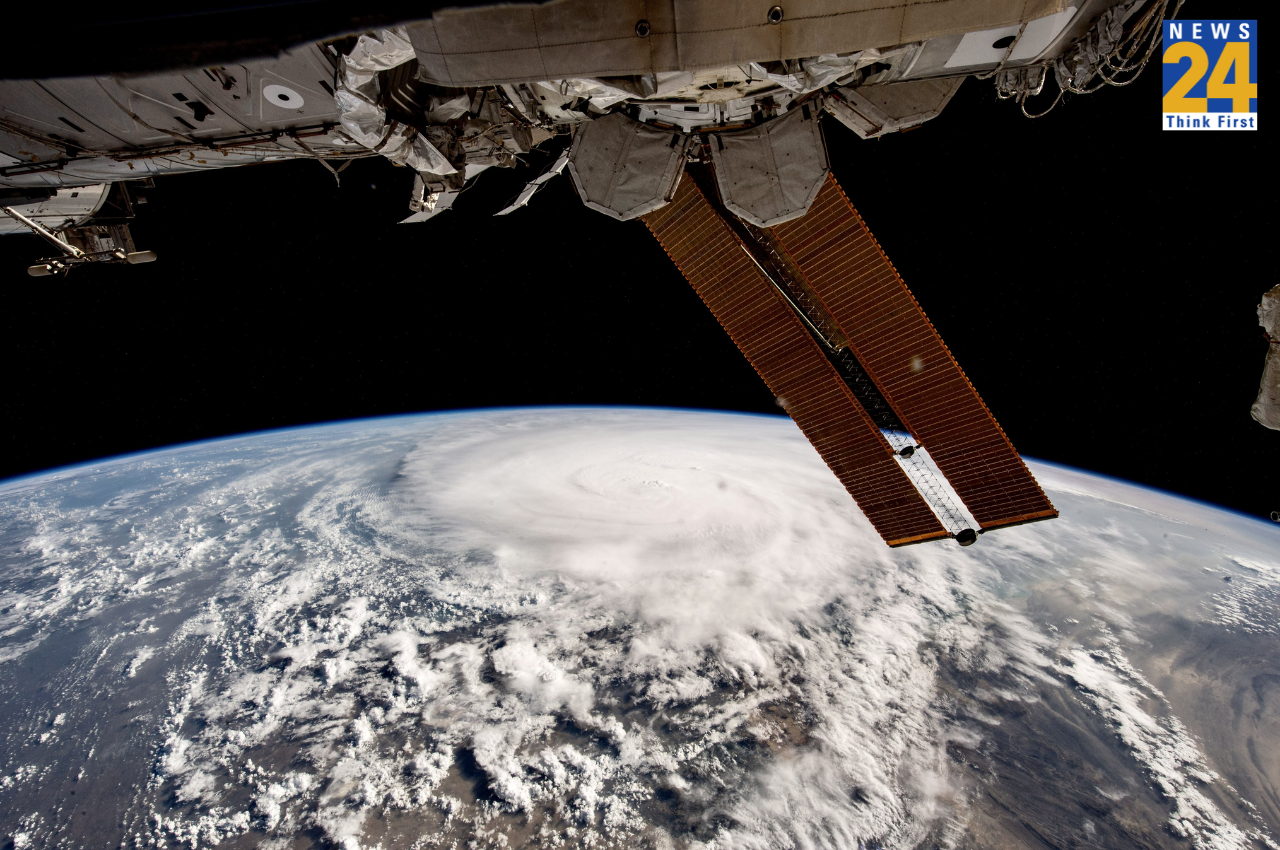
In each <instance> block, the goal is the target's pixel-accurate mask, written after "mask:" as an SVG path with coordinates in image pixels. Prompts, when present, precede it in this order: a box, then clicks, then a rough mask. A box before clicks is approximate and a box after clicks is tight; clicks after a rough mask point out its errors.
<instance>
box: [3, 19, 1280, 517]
mask: <svg viewBox="0 0 1280 850" xmlns="http://www.w3.org/2000/svg"><path fill="white" fill-rule="evenodd" d="M1184 17H1189V16H1185V15H1184ZM1154 64H1155V63H1153V67H1151V68H1149V69H1148V71H1147V73H1146V75H1144V77H1143V78H1141V79H1140V80H1139V81H1138V83H1136V84H1135V85H1132V86H1130V87H1128V88H1123V89H1107V90H1104V91H1101V92H1099V93H1097V94H1094V95H1091V96H1088V97H1078V98H1073V99H1071V100H1069V101H1067V102H1065V103H1064V104H1062V105H1060V106H1059V107H1058V109H1057V110H1056V111H1055V112H1054V113H1052V114H1051V115H1050V116H1048V117H1046V118H1042V119H1039V120H1035V121H1032V120H1028V119H1026V118H1023V117H1022V115H1021V114H1020V113H1019V112H1018V109H1017V107H1016V106H1015V105H1014V104H1012V103H1005V102H999V101H997V100H996V99H995V97H994V95H993V90H992V86H991V84H990V83H988V82H982V81H976V80H969V81H967V82H966V83H965V84H964V87H963V88H962V89H961V90H960V93H959V94H958V95H957V96H956V98H955V99H954V100H953V102H952V103H951V105H950V106H949V107H948V109H947V110H946V112H945V113H944V114H943V115H942V116H941V117H940V118H938V119H937V120H935V121H933V122H931V123H930V124H926V125H925V126H924V127H922V128H920V129H919V130H916V131H913V132H909V133H906V134H901V135H897V136H890V137H887V138H884V139H882V140H880V141H870V142H867V141H862V140H859V139H858V138H857V137H855V136H854V135H853V134H852V133H850V132H848V131H847V130H845V129H844V128H843V127H841V126H840V125H838V124H836V123H835V122H834V121H831V120H830V119H825V120H826V125H825V131H826V137H827V142H828V146H829V149H830V155H831V160H832V164H833V167H834V169H835V172H836V175H837V177H838V178H839V179H840V181H841V183H842V185H843V186H844V188H845V190H846V191H847V192H848V194H849V196H850V197H851V198H852V199H853V201H854V203H855V204H856V205H857V206H858V207H859V209H860V211H861V212H862V214H863V215H864V217H865V218H866V220H867V222H868V224H869V225H870V227H871V228H872V231H873V232H874V233H875V235H876V236H877V237H878V238H879V240H880V241H881V244H882V245H883V246H884V247H885V250H886V251H887V252H888V254H889V256H890V257H891V258H892V259H893V260H894V262H895V264H896V265H897V267H898V269H899V271H900V272H901V273H902V275H903V277H904V279H905V280H906V282H907V284H908V285H909V286H910V287H911V288H912V290H913V291H914V292H915V294H916V296H917V298H918V299H919V301H920V303H921V304H922V306H923V307H924V309H925V310H926V312H927V313H928V314H929V316H930V318H931V319H932V320H933V322H934V324H935V325H936V327H937V328H938V330H939V332H940V333H941V334H942V337H943V339H944V340H946V341H947V343H948V344H949V345H950V347H951V349H952V351H953V353H954V354H955V356H956V358H957V359H958V360H959V362H960V364H961V366H963V368H964V369H965V370H966V372H967V373H968V375H969V377H970V379H971V380H972V381H973V383H974V385H975V386H976V387H977V388H978V391H979V392H980V393H981V394H982V396H983V398H984V399H985V400H986V402H987V403H988V405H989V406H990V408H991V410H992V412H993V413H994V414H995V415H996V417H997V418H998V419H999V420H1000V422H1001V424H1002V425H1003V426H1004V428H1005V430H1006V431H1007V433H1008V434H1009V436H1010V438H1011V439H1012V440H1013V442H1014V445H1015V446H1017V447H1018V449H1019V450H1020V451H1021V452H1023V453H1024V454H1026V455H1029V456H1032V457H1036V458H1043V459H1046V460H1051V461H1055V462H1059V463H1064V464H1070V465H1073V466H1077V467H1081V468H1084V469H1090V470H1094V471H1098V472H1102V473H1106V474H1109V475H1114V476H1119V477H1122V478H1127V479H1130V480H1133V481H1136V482H1141V483H1143V484H1148V485H1154V486H1156V487H1161V488H1165V489H1169V490H1173V491H1176V492H1179V493H1183V494H1186V495H1189V496H1193V497H1197V498H1200V499H1204V500H1207V501H1211V502H1217V503H1220V504H1222V505H1225V506H1228V507H1232V508H1236V509H1239V510H1242V511H1246V512H1249V513H1253V514H1259V515H1265V514H1267V513H1268V512H1270V511H1272V510H1276V509H1280V476H1277V470H1278V469H1280V433H1275V432H1272V431H1268V430H1266V429H1264V428H1263V427H1262V426H1260V425H1258V424H1256V423H1255V422H1253V421H1252V419H1250V417H1249V406H1250V405H1251V404H1252V402H1253V399H1254V395H1255V393H1256V391H1257V385H1258V379H1259V376H1260V373H1261V368H1262V361H1263V357H1264V354H1265V350H1266V344H1265V342H1264V340H1263V337H1262V333H1261V329H1260V328H1259V327H1258V325H1257V317H1256V315H1255V307H1256V304H1257V302H1258V300H1259V297H1260V296H1261V294H1262V293H1263V291H1265V290H1266V289H1267V288H1269V287H1270V286H1271V285H1272V284H1273V283H1274V282H1275V280H1274V276H1273V275H1272V274H1271V269H1272V268H1273V267H1274V265H1273V261H1272V255H1273V245H1274V236H1272V235H1270V234H1269V233H1267V234H1266V235H1264V222H1268V221H1270V220H1271V216H1272V212H1271V204H1272V197H1271V194H1270V190H1269V189H1267V188H1266V185H1267V184H1265V183H1264V180H1263V176H1262V173H1261V172H1262V166H1263V156H1262V146H1261V145H1262V142H1261V140H1262V139H1263V138H1264V136H1263V135H1262V134H1261V133H1238V134H1228V133H1199V134H1197V133H1161V131H1160V130H1159V129H1158V122H1159V120H1160V118H1159V112H1160V90H1161V89H1160V77H1159V75H1160V70H1159V68H1158V67H1154ZM546 161H547V158H533V159H532V160H531V167H529V168H520V169H515V170H512V171H497V170H491V171H489V172H488V173H486V174H485V175H484V176H483V177H482V178H481V179H480V180H479V182H478V184H476V185H475V186H474V187H473V188H472V189H470V190H468V192H467V193H466V194H465V195H463V196H462V198H461V199H460V200H459V201H458V203H457V204H456V206H455V210H454V211H452V212H449V213H445V214H444V215H443V216H441V217H439V218H437V219H436V220H434V221H431V222H429V223H427V224H420V225H413V226H410V225H406V226H404V227H400V226H398V225H397V224H396V222H397V221H398V220H399V219H400V218H402V217H404V216H405V215H407V214H408V212H407V206H406V205H407V201H408V195H409V187H410V183H411V181H412V175H411V174H410V173H409V172H408V171H407V170H404V169H398V168H394V167H392V166H391V165H389V164H388V163H386V162H385V161H384V160H381V159H374V160H367V161H361V162H357V163H355V164H353V165H352V166H351V167H350V168H349V169H348V170H347V171H346V172H345V173H344V174H343V182H342V186H341V188H338V187H336V186H335V185H334V181H333V179H332V178H331V177H330V176H329V175H328V174H326V173H325V172H324V171H323V170H322V169H321V167H320V166H319V165H317V164H316V163H313V162H296V163H289V164H282V165H270V166H256V167H250V168H241V169H229V170H225V171H221V172H211V173H206V174H195V175H181V176H173V177H167V178H161V179H159V180H158V181H157V185H156V188H155V189H154V190H152V191H151V192H150V195H149V197H150V202H149V203H148V204H147V205H146V206H144V207H142V208H141V215H140V217H139V219H138V220H137V222H136V223H135V225H134V235H135V239H136V241H137V243H138V247H139V248H140V249H154V250H156V251H158V252H159V254H160V260H159V262H157V263H155V264H153V265H150V266H138V267H104V268H97V269H84V270H80V271H78V272H76V273H75V274H73V275H71V276H70V278H69V279H67V280H65V281H52V282H50V280H49V279H43V280H36V279H32V278H29V277H27V275H26V272H25V267H26V265H27V264H28V263H30V262H32V261H34V260H36V259H37V258H39V257H40V256H42V248H41V246H40V244H38V243H37V242H36V240H35V239H34V238H27V237H11V238H5V239H3V240H0V332H2V333H3V339H2V340H0V346H2V348H0V357H2V358H3V360H2V362H3V364H4V374H5V378H6V380H5V384H6V386H5V389H4V392H3V393H2V394H0V403H2V404H3V410H4V413H3V416H4V419H3V431H2V434H3V442H2V443H0V446H2V451H3V462H2V464H0V478H4V477H8V476H12V475H18V474H22V473H27V472H31V471H35V470H40V469H45V468H48V467H54V466H60V465H66V464H72V463H76V462H79V461H85V460H91V459H96V458H100V457H103V456H107V455H113V454H119V453H123V452H131V451H136V450H141V449H147V448H150V447H156V446H163V445H167V444H172V443H177V442H186V441H193V440H203V439H206V438H210V437H216V436H221V435H228V434H236V433H240V432H246V431H254V430H261V429H267V428H278V427H282V426H292V425H303V424H306V423H313V422H325V421H330V420H339V419H348V418H353V417H366V416H377V415H383V414H393V413H405V412H413V411H426V410H443V409H450V408H467V407H491V406H511V405H547V404H618V405H665V406H672V407H700V408H718V409H726V410H742V411H752V412H760V413H771V414H779V411H778V409H777V408H776V407H775V406H774V402H773V397H772V395H771V394H770V393H769V391H768V390H767V389H766V387H765V386H764V384H763V383H762V382H761V381H760V379H759V378H758V377H757V376H756V375H755V373H754V372H753V371H752V369H751V367H750V365H748V363H747V362H746V360H745V359H743V358H742V357H741V356H740V355H739V354H738V352H737V350H736V349H735V348H734V346H733V344H732V343H731V342H730V340H729V338H728V337H727V336H726V335H725V334H724V333H723V331H721V329H720V328H719V326H718V325H717V324H716V322H715V320H714V319H713V317H712V316H711V315H710V313H709V312H708V311H707V309H706V308H705V307H704V306H703V305H702V303H701V302H700V301H699V300H698V298H697V297H696V296H695V294H694V293H693V291H692V290H691V289H690V288H689V286H688V284H686V283H685V281H684V280H683V279H682V278H681V276H680V275H679V273H678V272H677V271H676V269H675V268H674V266H673V265H672V264H671V263H670V261H669V260H668V259H667V257H666V255H665V254H664V253H663V252H662V250H661V249H660V248H659V246H658V244H657V243H656V242H655V241H654V240H653V239H652V237H651V236H650V235H649V233H648V231H647V230H646V229H645V228H644V226H643V225H642V224H640V223H639V222H629V223H619V222H615V221H612V220H610V219H608V218H606V217H604V216H602V215H600V214H598V213H595V212H592V211H590V210H587V209H586V208H585V207H583V206H582V205H581V204H580V203H579V202H578V200H577V198H576V197H575V195H574V192H573V189H572V186H571V184H570V181H569V180H568V178H567V175H566V176H565V177H563V178H559V179H557V180H556V181H554V182H553V183H552V184H551V185H550V186H549V187H548V188H547V189H546V190H545V191H544V192H542V193H541V194H540V195H538V196H537V197H536V198H535V199H534V202H533V204H532V205H531V206H530V207H529V208H527V209H525V210H522V211H520V212H518V213H516V214H514V215H512V216H509V217H506V218H492V217H490V214H491V213H492V212H493V211H495V210H497V209H498V208H500V207H501V206H502V205H503V204H505V203H506V202H507V200H509V199H510V198H511V197H512V196H514V194H515V193H516V192H517V191H518V189H519V187H520V186H521V185H523V182H524V181H525V180H527V179H529V178H531V177H532V176H534V174H535V173H536V169H540V168H541V167H542V166H543V165H544V163H545V162H546ZM1264 270H1265V271H1264ZM779 415H780V414H779Z"/></svg>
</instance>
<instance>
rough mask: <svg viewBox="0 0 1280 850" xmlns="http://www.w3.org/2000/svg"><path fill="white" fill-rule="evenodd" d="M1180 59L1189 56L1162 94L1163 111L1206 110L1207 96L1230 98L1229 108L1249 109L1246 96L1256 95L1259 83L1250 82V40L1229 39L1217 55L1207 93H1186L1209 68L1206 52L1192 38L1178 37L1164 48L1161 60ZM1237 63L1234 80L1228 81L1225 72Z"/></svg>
mask: <svg viewBox="0 0 1280 850" xmlns="http://www.w3.org/2000/svg"><path fill="white" fill-rule="evenodd" d="M1183 59H1190V60H1191V67H1190V68H1188V69H1187V72H1186V73H1185V74H1183V75H1182V78H1181V79H1180V80H1178V81H1177V82H1176V83H1174V84H1173V88H1171V89H1169V93H1168V94H1166V95H1165V96H1164V111H1165V112H1208V111H1209V97H1215V98H1218V97H1221V98H1230V99H1231V111H1232V112H1248V111H1249V98H1252V97H1257V96H1258V84H1257V83H1251V82H1249V42H1247V41H1228V42H1227V43H1226V44H1225V45H1224V46H1223V48H1222V55H1221V56H1219V57H1218V64H1217V65H1215V66H1214V68H1213V74H1212V75H1211V76H1210V77H1209V82H1208V84H1207V85H1206V86H1205V89H1206V93H1207V94H1208V95H1209V97H1186V94H1187V92H1189V91H1191V89H1192V87H1193V86H1195V84H1196V83H1198V82H1200V78H1201V77H1203V76H1204V72H1205V71H1207V70H1209V54H1207V53H1205V51H1204V48H1203V47H1201V46H1200V45H1198V44H1196V43H1195V42H1194V41H1180V42H1178V43H1177V44H1175V45H1174V46H1173V47H1170V48H1169V49H1168V50H1166V51H1165V52H1164V62H1165V64H1166V65H1172V64H1176V63H1178V62H1180V61H1181V60H1183ZM1233 63H1234V64H1235V66H1236V81H1235V82H1234V83H1228V82H1227V72H1228V71H1229V70H1231V65H1232V64H1233Z"/></svg>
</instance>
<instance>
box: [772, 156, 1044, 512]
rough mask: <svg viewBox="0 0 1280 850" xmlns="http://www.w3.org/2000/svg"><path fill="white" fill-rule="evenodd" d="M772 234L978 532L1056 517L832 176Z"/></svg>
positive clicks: (773, 229) (1002, 432)
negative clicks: (800, 213)
mask: <svg viewBox="0 0 1280 850" xmlns="http://www.w3.org/2000/svg"><path fill="white" fill-rule="evenodd" d="M771 232H772V233H773V235H774V237H775V238H776V239H777V240H778V242H779V243H780V244H781V245H782V247H783V249H784V250H785V251H786V252H787V254H788V255H789V256H790V257H791V259H792V260H793V261H794V262H795V264H796V265H797V266H798V267H799V268H800V270H801V272H802V273H803V274H804V276H805V279H806V281H807V282H808V284H809V286H810V287H811V288H812V290H813V292H814V293H816V294H817V296H818V298H819V299H820V300H821V302H822V305H823V307H824V309H825V310H826V311H827V313H828V314H829V315H830V316H831V318H832V319H833V320H834V321H835V323H836V324H837V326H838V327H839V329H840V331H841V332H842V333H843V334H844V336H845V337H846V338H847V339H848V341H849V343H850V347H851V349H852V351H853V353H854V355H855V356H856V357H857V358H858V361H859V362H860V363H861V364H862V366H863V367H864V368H865V369H866V370H867V372H868V373H869V374H870V376H871V378H872V380H874V381H875V383H876V385H877V386H878V387H879V388H880V390H881V391H882V392H883V393H884V394H885V396H887V397H888V399H889V400H890V403H891V404H892V405H893V407H894V409H895V410H896V411H897V412H898V415H899V416H900V417H901V419H902V421H903V423H904V424H905V425H906V426H907V427H908V429H910V431H911V432H912V433H913V434H915V435H916V437H917V438H918V439H919V440H920V441H921V443H922V444H923V445H924V447H925V448H926V449H928V451H929V454H930V456H931V457H932V458H933V460H934V461H935V462H936V463H937V465H938V468H939V469H940V470H941V471H942V473H943V474H944V475H945V476H946V477H947V480H948V481H949V482H950V484H951V486H952V488H953V489H954V490H955V491H956V493H957V494H958V495H959V496H960V498H961V500H962V501H963V502H964V503H965V506H966V507H967V508H968V509H969V511H970V513H972V514H973V517H974V519H976V520H977V521H978V524H979V526H980V527H981V528H982V529H983V530H987V529H992V528H998V527H1001V526H1007V525H1016V524H1019V523H1023V522H1032V521H1035V520H1039V519H1048V518H1050V517H1055V516H1057V515H1058V512H1057V511H1056V510H1054V507H1053V505H1052V504H1050V502H1049V500H1048V498H1046V497H1045V495H1044V492H1043V491H1042V490H1041V489H1040V486H1039V484H1037V483H1036V480H1035V479H1034V478H1033V477H1032V476H1031V473H1030V472H1029V471H1028V470H1027V467H1026V464H1024V463H1023V462H1022V458H1021V457H1019V456H1018V453H1017V452H1016V451H1015V450H1014V448H1013V445H1012V444H1011V443H1010V442H1009V439H1008V438H1007V437H1006V436H1005V433H1004V430H1003V429H1001V427H1000V425H999V424H998V423H997V422H996V420H995V418H994V417H992V415H991V412H990V411H989V410H988V409H987V406H986V404H984V403H983V401H982V399H981V398H980V397H979V396H978V393H977V391H976V390H974V388H973V385H972V384H970V383H969V380H968V378H966V377H965V374H964V372H963V371H962V370H961V369H960V366H959V364H957V363H956V361H955V358H953V357H952V356H951V352H950V351H949V350H948V349H947V346H946V345H945V344H944V343H943V342H942V338H941V337H939V336H938V333H937V331H935V330H934V328H933V325H932V323H931V322H930V321H929V319H928V318H927V317H926V316H925V314H924V312H923V311H922V310H921V309H920V305H919V304H917V303H916V300H915V298H914V297H913V296H912V294H911V291H910V290H908V289H907V287H906V284H904V283H903V281H902V278H901V277H899V275H898V272H897V270H896V269H895V268H894V267H893V264H892V263H891V262H889V258H888V257H887V256H885V253H884V251H883V250H882V249H881V248H880V245H879V243H877V242H876V240H875V238H874V237H873V236H872V235H871V231H870V230H868V229H867V226H866V224H865V223H864V222H863V220H862V217H861V216H859V215H858V212H857V210H855V209H854V207H853V204H851V203H850V202H849V199H848V198H847V197H846V196H845V194H844V192H843V191H842V190H841V189H840V186H839V185H838V184H837V183H836V181H835V178H834V177H832V176H828V177H827V182H826V185H824V186H823V188H822V189H821V191H820V192H819V193H818V197H817V199H816V200H815V201H814V204H813V206H812V207H811V208H810V210H809V213H808V214H807V215H805V216H804V217H803V218H799V219H796V220H794V221H790V222H786V223H784V224H780V225H777V226H776V227H774V228H772V231H771Z"/></svg>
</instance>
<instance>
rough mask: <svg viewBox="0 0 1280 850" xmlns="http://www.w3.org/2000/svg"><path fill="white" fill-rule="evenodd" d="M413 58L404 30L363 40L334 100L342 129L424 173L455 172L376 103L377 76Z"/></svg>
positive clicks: (341, 74)
mask: <svg viewBox="0 0 1280 850" xmlns="http://www.w3.org/2000/svg"><path fill="white" fill-rule="evenodd" d="M413 58H414V54H413V47H412V46H411V45H410V44H409V39H408V37H407V36H406V35H405V33H404V29H403V28H399V27H398V28H396V29H392V30H378V31H376V32H374V33H367V34H365V35H362V36H360V39H359V40H358V41H357V42H356V46H355V47H354V48H353V49H352V51H351V53H350V55H348V56H344V57H342V60H341V65H340V67H339V70H338V88H337V91H335V92H334V95H333V99H334V102H335V103H337V105H338V109H339V111H340V112H341V117H340V118H339V119H338V120H339V123H341V125H342V129H343V131H344V132H345V133H346V134H347V135H348V136H350V137H351V138H352V140H354V141H356V142H358V143H359V144H361V145H363V146H364V147H366V148H368V149H369V150H372V151H375V152H377V153H380V154H382V155H383V156H385V157H386V158H387V159H389V160H391V161H392V162H394V163H396V164H398V165H404V166H407V167H409V168H412V169H413V170H414V171H417V172H419V173H422V174H438V175H446V174H455V173H457V169H456V168H454V167H453V165H452V164H451V163H450V162H449V160H448V159H447V158H446V157H445V156H444V154H442V153H440V151H439V150H438V149H437V148H436V146H435V145H433V144H431V142H429V141H428V140H427V139H426V137H425V136H423V135H422V134H421V133H419V132H418V131H417V130H416V129H415V128H413V127H408V126H406V125H404V124H401V123H399V122H398V121H388V119H387V111H386V109H384V108H383V107H382V106H381V105H379V103H378V98H379V95H380V94H381V91H382V85H381V83H380V82H379V81H378V74H379V73H380V72H382V71H387V70H389V69H391V68H395V67H397V66H398V65H402V64H404V63H405V62H408V61H410V60H412V59H413Z"/></svg>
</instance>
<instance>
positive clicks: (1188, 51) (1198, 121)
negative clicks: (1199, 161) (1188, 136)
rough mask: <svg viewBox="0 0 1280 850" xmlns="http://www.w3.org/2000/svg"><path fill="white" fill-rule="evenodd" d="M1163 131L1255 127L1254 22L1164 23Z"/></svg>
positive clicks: (1256, 35)
mask: <svg viewBox="0 0 1280 850" xmlns="http://www.w3.org/2000/svg"><path fill="white" fill-rule="evenodd" d="M1164 129H1166V130H1256V129H1258V22H1257V21H1165V22H1164Z"/></svg>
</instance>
